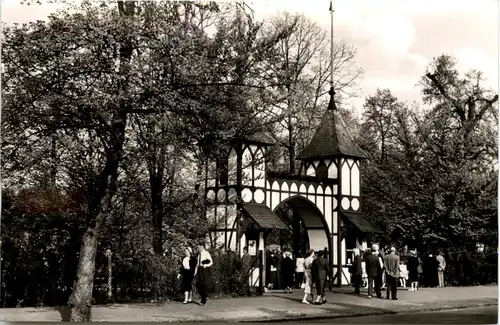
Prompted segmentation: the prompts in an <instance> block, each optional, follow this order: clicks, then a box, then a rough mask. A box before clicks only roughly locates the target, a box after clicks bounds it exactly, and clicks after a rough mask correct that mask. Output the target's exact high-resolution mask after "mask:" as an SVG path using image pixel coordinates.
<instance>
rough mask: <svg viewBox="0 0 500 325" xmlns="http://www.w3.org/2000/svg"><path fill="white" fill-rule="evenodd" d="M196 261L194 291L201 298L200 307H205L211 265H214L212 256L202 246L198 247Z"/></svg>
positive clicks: (210, 276)
mask: <svg viewBox="0 0 500 325" xmlns="http://www.w3.org/2000/svg"><path fill="white" fill-rule="evenodd" d="M198 252H199V253H198V260H197V263H196V270H195V276H196V290H197V291H198V293H199V294H200V296H201V301H200V305H201V306H205V305H206V304H207V299H208V288H209V287H210V281H211V278H212V269H211V267H212V265H213V264H214V262H213V260H212V256H211V255H210V253H209V252H208V251H207V250H206V249H205V245H204V244H200V245H198Z"/></svg>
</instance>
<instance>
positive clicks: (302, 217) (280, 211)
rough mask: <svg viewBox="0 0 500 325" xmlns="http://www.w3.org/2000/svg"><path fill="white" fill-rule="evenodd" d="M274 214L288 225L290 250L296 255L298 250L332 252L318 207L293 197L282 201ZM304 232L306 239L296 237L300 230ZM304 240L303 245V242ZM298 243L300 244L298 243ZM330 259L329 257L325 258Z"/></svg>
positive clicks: (327, 232) (325, 226)
mask: <svg viewBox="0 0 500 325" xmlns="http://www.w3.org/2000/svg"><path fill="white" fill-rule="evenodd" d="M274 212H275V213H276V214H277V215H278V216H280V218H281V219H282V220H283V221H284V222H285V223H286V224H288V225H290V231H291V232H292V241H293V242H292V245H291V246H292V247H290V248H292V249H293V251H294V252H293V253H294V254H296V253H297V252H298V251H299V250H300V251H302V252H303V253H305V251H306V250H308V249H311V248H312V249H314V250H323V249H324V248H325V247H326V248H327V249H328V252H329V253H331V252H332V247H331V240H329V238H331V236H330V231H329V229H328V224H327V223H326V221H325V218H324V216H323V214H322V213H321V211H320V210H319V209H318V207H317V206H316V205H315V204H314V203H313V202H311V201H310V200H309V199H307V198H306V197H304V196H301V195H294V196H292V197H289V198H287V199H285V200H284V201H282V202H281V203H280V204H279V205H278V206H277V207H276V208H275V209H274ZM301 229H303V230H305V235H306V236H307V238H303V237H302V235H304V234H300V233H299V234H300V235H301V237H302V238H300V237H298V235H299V234H298V233H297V232H300V230H301ZM304 239H305V245H304V244H303V240H304ZM298 241H300V243H298ZM327 258H328V259H330V256H328V257H327Z"/></svg>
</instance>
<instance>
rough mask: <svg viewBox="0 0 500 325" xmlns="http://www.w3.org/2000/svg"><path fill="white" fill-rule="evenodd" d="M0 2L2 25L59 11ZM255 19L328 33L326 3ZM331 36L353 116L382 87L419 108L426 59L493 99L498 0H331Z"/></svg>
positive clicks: (299, 0)
mask: <svg viewBox="0 0 500 325" xmlns="http://www.w3.org/2000/svg"><path fill="white" fill-rule="evenodd" d="M1 1H2V21H3V22H5V23H7V24H11V23H12V22H20V23H21V22H27V21H35V20H38V19H46V17H47V15H48V14H49V13H51V12H53V11H55V10H57V9H58V8H59V7H61V5H58V4H48V3H45V4H43V5H31V6H26V5H21V4H20V3H19V0H1ZM246 2H247V3H248V4H249V5H250V7H251V8H252V9H254V12H255V16H256V18H258V19H263V18H266V17H270V16H272V15H274V14H276V13H278V12H283V11H288V12H291V13H295V12H298V13H303V14H304V15H306V16H307V17H309V18H310V19H312V20H313V21H315V22H317V23H318V24H319V25H320V26H321V27H323V28H325V30H327V31H329V29H330V12H329V11H328V8H329V3H330V1H329V0H308V1H307V0H248V1H246ZM333 6H334V10H335V15H334V30H335V32H334V35H335V39H336V40H340V39H344V40H346V41H348V42H349V43H350V44H352V45H353V46H354V47H355V48H357V50H358V55H357V57H356V63H357V64H358V65H360V66H361V67H362V68H363V69H364V71H365V74H364V77H363V80H361V82H360V87H361V94H360V97H359V98H357V99H353V100H351V104H352V105H353V107H354V108H355V109H356V113H358V114H359V113H360V112H361V107H362V105H363V103H364V101H365V97H366V96H370V95H373V94H375V92H376V90H377V88H381V89H384V88H389V89H390V90H391V92H392V93H393V94H394V95H395V96H397V97H398V98H399V99H400V100H403V101H407V102H409V103H411V102H412V101H417V102H420V100H421V94H420V89H419V87H418V86H417V85H416V84H417V82H418V81H419V80H420V78H421V76H422V75H423V74H424V72H425V68H426V66H427V65H428V64H429V63H430V62H431V60H432V58H433V57H436V56H439V55H441V54H443V53H448V54H452V55H454V56H455V57H456V58H457V60H458V69H459V71H460V72H462V73H465V72H466V71H468V70H470V69H479V70H481V71H482V72H483V73H484V75H485V77H486V78H487V79H488V80H487V82H486V83H485V85H486V86H487V87H491V88H493V89H494V90H496V91H497V92H498V88H499V81H498V75H499V73H500V71H499V25H498V20H499V16H500V10H499V1H498V0H334V2H333Z"/></svg>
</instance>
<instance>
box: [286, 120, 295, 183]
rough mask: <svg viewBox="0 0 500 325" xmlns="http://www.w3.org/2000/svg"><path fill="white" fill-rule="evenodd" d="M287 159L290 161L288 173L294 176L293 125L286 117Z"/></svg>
mask: <svg viewBox="0 0 500 325" xmlns="http://www.w3.org/2000/svg"><path fill="white" fill-rule="evenodd" d="M288 157H289V159H290V161H289V163H290V164H289V168H288V172H289V173H290V174H291V175H295V143H294V142H293V125H292V118H291V116H289V117H288Z"/></svg>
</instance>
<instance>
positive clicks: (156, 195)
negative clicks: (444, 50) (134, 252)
mask: <svg viewBox="0 0 500 325" xmlns="http://www.w3.org/2000/svg"><path fill="white" fill-rule="evenodd" d="M155 176H156V175H154V176H153V175H150V177H149V178H150V186H151V209H152V213H153V250H154V252H155V253H156V254H158V255H161V254H162V253H163V241H162V227H163V196H162V194H163V187H164V186H163V184H162V183H163V180H162V179H158V177H155Z"/></svg>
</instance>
